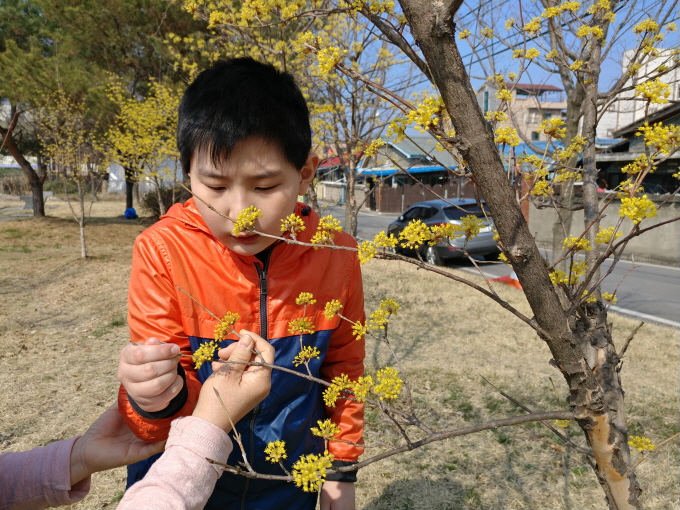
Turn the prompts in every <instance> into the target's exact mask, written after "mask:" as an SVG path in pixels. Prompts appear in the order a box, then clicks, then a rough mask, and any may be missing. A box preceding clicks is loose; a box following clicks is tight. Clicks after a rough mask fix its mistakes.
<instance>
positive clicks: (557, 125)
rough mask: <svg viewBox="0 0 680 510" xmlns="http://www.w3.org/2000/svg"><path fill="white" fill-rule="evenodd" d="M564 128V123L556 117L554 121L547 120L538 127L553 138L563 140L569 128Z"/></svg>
mask: <svg viewBox="0 0 680 510" xmlns="http://www.w3.org/2000/svg"><path fill="white" fill-rule="evenodd" d="M562 126H564V121H563V120H562V119H559V118H557V117H555V118H552V119H545V120H544V121H543V122H541V125H540V126H538V129H540V130H542V131H543V132H544V133H545V134H546V135H548V136H549V137H551V138H559V139H562V138H564V136H565V134H566V132H567V128H563V127H562Z"/></svg>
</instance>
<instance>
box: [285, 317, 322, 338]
mask: <svg viewBox="0 0 680 510" xmlns="http://www.w3.org/2000/svg"><path fill="white" fill-rule="evenodd" d="M314 331H315V329H314V323H313V322H312V319H310V318H309V317H299V318H297V319H293V320H292V321H289V322H288V332H289V333H290V334H291V335H294V334H295V333H300V334H301V335H304V334H305V333H309V334H312V333H314Z"/></svg>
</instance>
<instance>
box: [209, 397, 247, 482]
mask: <svg viewBox="0 0 680 510" xmlns="http://www.w3.org/2000/svg"><path fill="white" fill-rule="evenodd" d="M213 391H214V392H215V395H217V400H219V401H220V404H222V409H224V412H225V413H227V418H228V419H229V423H230V424H231V430H232V432H233V433H234V439H235V440H236V443H237V444H238V447H239V449H240V450H241V455H242V456H243V462H244V463H245V465H246V468H247V469H248V471H250V472H251V473H254V472H255V470H254V469H253V468H252V467H251V465H250V463H249V462H248V457H246V449H245V448H244V447H243V442H242V441H241V434H239V433H238V430H236V425H234V422H233V421H232V420H231V415H230V414H229V411H227V406H225V405H224V402H223V401H222V397H221V396H220V392H219V391H217V388H215V387H213Z"/></svg>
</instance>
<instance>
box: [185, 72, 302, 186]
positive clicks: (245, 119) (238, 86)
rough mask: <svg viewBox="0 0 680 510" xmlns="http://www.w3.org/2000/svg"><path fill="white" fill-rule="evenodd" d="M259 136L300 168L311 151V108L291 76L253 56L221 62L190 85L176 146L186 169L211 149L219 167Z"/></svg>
mask: <svg viewBox="0 0 680 510" xmlns="http://www.w3.org/2000/svg"><path fill="white" fill-rule="evenodd" d="M251 136H261V137H262V138H264V139H265V140H266V141H267V142H270V143H274V144H276V145H277V146H278V147H279V148H280V149H281V150H282V151H283V154H284V155H285V157H286V159H287V160H288V161H289V162H290V163H292V164H293V165H294V166H295V168H297V169H298V170H299V169H301V168H302V167H303V166H304V164H305V162H306V161H307V156H308V154H309V151H310V150H311V147H312V135H311V128H310V125H309V110H308V109H307V104H306V103H305V99H304V97H303V96H302V92H300V89H299V88H298V86H297V85H296V84H295V81H294V79H293V77H292V76H291V75H290V74H288V73H283V72H280V71H277V70H276V68H275V67H273V66H271V65H269V64H263V63H260V62H257V61H255V60H253V59H252V58H234V59H229V60H225V61H221V62H217V63H216V64H214V65H213V66H212V67H210V68H208V69H206V70H205V71H203V72H202V73H201V74H199V75H198V77H197V78H196V79H195V80H194V82H193V83H192V84H191V85H189V87H188V88H187V90H186V92H185V93H184V97H183V98H182V102H181V103H180V106H179V119H178V123H177V146H178V148H179V153H180V160H181V163H182V170H183V171H184V172H185V173H186V174H188V173H189V172H190V170H191V168H190V162H191V155H192V154H194V153H195V152H199V151H210V157H211V159H212V162H213V164H214V165H215V166H218V165H219V164H220V163H223V162H224V161H226V160H227V159H228V158H229V155H230V154H231V152H232V151H233V150H234V147H235V146H236V144H238V143H239V142H240V141H243V140H245V139H247V138H249V137H251Z"/></svg>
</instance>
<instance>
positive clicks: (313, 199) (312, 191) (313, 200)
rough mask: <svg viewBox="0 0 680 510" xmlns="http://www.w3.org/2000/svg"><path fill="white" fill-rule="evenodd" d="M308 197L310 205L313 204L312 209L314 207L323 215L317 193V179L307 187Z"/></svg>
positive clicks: (317, 212) (316, 211)
mask: <svg viewBox="0 0 680 510" xmlns="http://www.w3.org/2000/svg"><path fill="white" fill-rule="evenodd" d="M307 199H308V200H309V205H311V206H312V209H314V212H315V213H316V214H318V215H319V216H321V207H319V198H318V197H317V195H316V179H314V180H313V181H312V182H310V183H309V188H307Z"/></svg>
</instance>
